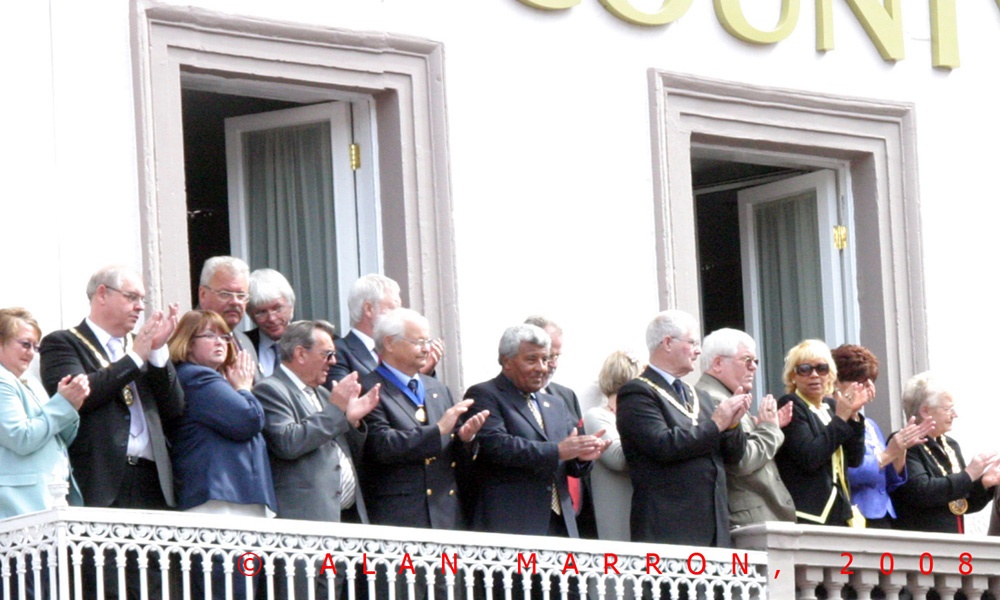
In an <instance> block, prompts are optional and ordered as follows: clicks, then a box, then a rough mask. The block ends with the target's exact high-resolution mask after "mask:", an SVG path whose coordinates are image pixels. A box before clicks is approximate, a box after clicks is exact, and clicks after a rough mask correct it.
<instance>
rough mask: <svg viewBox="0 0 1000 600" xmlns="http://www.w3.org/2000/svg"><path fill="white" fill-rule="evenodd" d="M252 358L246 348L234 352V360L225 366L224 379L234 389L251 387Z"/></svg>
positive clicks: (248, 388)
mask: <svg viewBox="0 0 1000 600" xmlns="http://www.w3.org/2000/svg"><path fill="white" fill-rule="evenodd" d="M253 371H254V368H253V359H252V358H251V357H250V353H249V352H247V351H246V350H240V351H239V352H238V353H237V354H236V361H235V362H233V364H231V365H229V366H228V367H226V379H227V380H228V381H229V385H231V386H233V389H235V390H248V391H249V390H250V388H252V387H253Z"/></svg>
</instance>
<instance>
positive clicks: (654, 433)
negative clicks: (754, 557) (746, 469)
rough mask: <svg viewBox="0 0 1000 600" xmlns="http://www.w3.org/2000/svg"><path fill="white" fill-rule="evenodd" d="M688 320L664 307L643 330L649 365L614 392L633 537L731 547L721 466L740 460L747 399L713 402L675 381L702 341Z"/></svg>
mask: <svg viewBox="0 0 1000 600" xmlns="http://www.w3.org/2000/svg"><path fill="white" fill-rule="evenodd" d="M697 336H698V324H697V322H696V321H695V319H694V317H692V316H691V315H689V314H687V313H685V312H682V311H679V310H667V311H664V312H662V313H660V314H658V315H656V317H655V318H654V319H653V320H652V321H651V322H650V324H649V326H648V327H647V328H646V345H647V346H648V347H649V366H648V367H647V368H646V370H645V371H643V373H642V375H640V376H639V377H638V378H636V379H633V380H632V381H630V382H629V383H626V384H625V385H624V386H622V388H621V390H619V392H618V406H617V409H618V410H617V421H618V432H619V433H620V434H621V441H622V449H623V450H624V451H625V460H626V461H627V462H628V467H629V475H630V477H631V478H632V487H633V494H632V513H631V514H632V519H631V528H632V541H645V542H657V543H668V544H685V545H691V546H723V547H724V546H729V545H730V537H729V501H728V497H727V493H726V470H725V465H726V464H735V463H737V462H739V460H740V459H741V458H743V453H744V449H745V447H746V435H745V434H744V433H743V430H742V429H740V427H739V423H740V418H741V417H742V416H743V414H744V413H745V412H746V411H747V409H748V408H749V407H750V396H749V395H748V394H744V393H739V394H737V395H734V396H732V397H731V398H727V399H726V400H724V401H722V402H721V403H720V404H719V406H718V407H716V406H714V405H713V404H712V400H711V399H710V398H709V397H708V395H707V394H705V393H704V392H701V393H698V392H696V391H695V390H694V389H692V388H691V386H689V385H687V384H686V383H684V382H683V381H681V379H680V378H681V377H684V376H685V375H687V374H689V373H691V372H692V371H694V370H695V366H696V363H697V360H698V356H699V355H700V354H701V345H700V343H699V341H698V337H697Z"/></svg>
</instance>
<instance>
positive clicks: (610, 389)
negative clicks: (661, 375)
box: [597, 350, 642, 396]
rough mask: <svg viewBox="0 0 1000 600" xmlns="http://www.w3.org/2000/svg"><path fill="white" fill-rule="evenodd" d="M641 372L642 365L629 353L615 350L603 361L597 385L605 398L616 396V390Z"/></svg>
mask: <svg viewBox="0 0 1000 600" xmlns="http://www.w3.org/2000/svg"><path fill="white" fill-rule="evenodd" d="M641 372H642V365H640V364H639V360H638V359H637V358H636V357H634V356H632V354H631V353H629V352H625V351H624V350H615V351H614V352H612V353H611V355H610V356H608V357H607V358H606V359H604V365H603V366H602V367H601V373H600V374H599V375H598V376H597V385H598V386H599V387H600V388H601V393H602V394H604V395H605V396H611V395H612V394H617V393H618V390H619V389H621V387H622V386H623V385H625V384H626V383H628V382H629V381H631V380H633V379H635V378H636V377H638V376H639V373H641Z"/></svg>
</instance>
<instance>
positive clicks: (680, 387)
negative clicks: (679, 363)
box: [674, 379, 691, 410]
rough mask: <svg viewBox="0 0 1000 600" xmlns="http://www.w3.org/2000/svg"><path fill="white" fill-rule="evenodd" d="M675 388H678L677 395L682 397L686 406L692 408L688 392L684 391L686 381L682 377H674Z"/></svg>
mask: <svg viewBox="0 0 1000 600" xmlns="http://www.w3.org/2000/svg"><path fill="white" fill-rule="evenodd" d="M674 389H675V390H677V395H678V396H679V397H680V399H681V402H682V403H684V408H686V409H688V410H691V403H690V402H688V398H687V392H685V391H684V382H683V381H681V380H680V379H674Z"/></svg>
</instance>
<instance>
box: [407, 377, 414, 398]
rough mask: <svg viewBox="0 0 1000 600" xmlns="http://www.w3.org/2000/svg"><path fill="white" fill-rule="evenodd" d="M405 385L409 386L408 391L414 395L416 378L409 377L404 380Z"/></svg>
mask: <svg viewBox="0 0 1000 600" xmlns="http://www.w3.org/2000/svg"><path fill="white" fill-rule="evenodd" d="M406 387H408V388H410V391H411V392H413V395H414V396H416V395H417V380H416V379H411V380H409V381H407V382H406Z"/></svg>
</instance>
